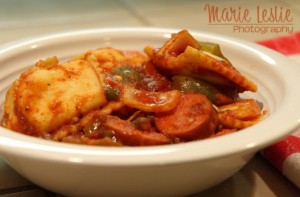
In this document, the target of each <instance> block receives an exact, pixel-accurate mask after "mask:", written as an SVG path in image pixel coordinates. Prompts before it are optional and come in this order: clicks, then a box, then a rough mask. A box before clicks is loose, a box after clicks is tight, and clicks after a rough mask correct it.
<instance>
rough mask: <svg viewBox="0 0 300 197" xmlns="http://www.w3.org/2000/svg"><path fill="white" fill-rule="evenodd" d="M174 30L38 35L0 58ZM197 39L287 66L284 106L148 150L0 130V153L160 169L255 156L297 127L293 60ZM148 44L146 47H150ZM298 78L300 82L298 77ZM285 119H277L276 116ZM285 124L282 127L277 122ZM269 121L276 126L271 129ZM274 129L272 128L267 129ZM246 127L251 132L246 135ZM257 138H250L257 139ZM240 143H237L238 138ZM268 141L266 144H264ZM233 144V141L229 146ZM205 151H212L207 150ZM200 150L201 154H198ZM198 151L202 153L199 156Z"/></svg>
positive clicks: (7, 48) (254, 47) (1, 50)
mask: <svg viewBox="0 0 300 197" xmlns="http://www.w3.org/2000/svg"><path fill="white" fill-rule="evenodd" d="M178 31H180V30H179V29H171V28H156V27H122V28H98V29H85V30H78V31H70V32H62V33H54V34H50V35H44V36H39V37H37V38H33V39H32V38H31V39H24V40H21V41H16V42H13V43H8V44H4V45H1V46H0V54H1V56H2V58H3V57H5V55H6V54H10V53H14V51H15V50H21V51H23V50H25V49H26V48H28V47H29V46H31V45H32V44H35V43H39V44H47V43H48V42H51V41H55V40H59V39H72V38H76V37H78V36H82V35H86V36H89V35H95V34H107V33H112V34H118V33H125V34H126V35H130V34H136V35H137V34H143V35H144V34H145V35H149V36H150V35H153V36H164V37H167V35H170V34H171V33H174V32H178ZM190 32H191V34H193V35H195V36H197V37H204V38H211V39H214V40H219V41H221V42H225V43H230V44H233V45H235V46H236V47H239V48H242V49H244V50H247V51H248V52H251V53H253V54H256V55H257V56H258V57H259V56H267V57H269V58H271V59H273V60H274V61H275V62H279V63H283V62H285V64H286V65H288V66H286V67H285V69H284V70H282V71H281V72H282V73H288V74H289V77H287V78H285V79H284V82H285V84H284V87H285V93H286V97H285V99H284V100H283V104H282V105H281V106H279V108H278V109H277V110H276V112H275V113H273V114H272V115H271V116H270V117H268V118H267V119H266V120H264V121H263V122H261V123H259V124H257V125H254V126H252V127H250V128H246V129H244V131H243V132H238V133H234V134H229V135H225V136H222V137H219V138H213V139H204V140H200V141H193V142H188V143H183V144H172V145H160V146H151V147H98V146H88V145H76V144H66V143H61V142H53V141H47V140H44V139H43V140H41V139H38V138H36V137H31V136H26V135H24V134H20V133H16V132H11V131H9V130H8V129H6V128H4V127H0V153H2V154H3V155H4V156H9V155H15V156H18V157H23V158H34V159H38V160H47V161H53V162H54V161H55V162H71V163H80V164H85V165H110V166H121V165H122V166H124V165H128V166H129V165H130V166H136V165H139V166H141V165H162V164H171V163H172V164H179V163H183V162H192V161H198V160H210V159H215V158H217V157H226V156H229V155H234V154H240V153H242V152H243V153H244V152H249V153H250V152H256V151H258V150H260V149H261V148H264V147H265V146H266V145H270V144H272V143H274V142H275V141H277V140H279V139H281V138H282V137H284V136H286V135H288V134H289V133H291V132H293V131H295V130H296V129H297V128H299V127H300V111H297V110H291V109H300V102H297V100H298V99H297V98H299V97H300V92H299V90H296V89H295V88H293V87H294V86H292V85H293V84H300V78H299V77H298V76H299V75H298V74H299V73H300V65H299V64H297V63H296V62H294V61H293V60H290V59H288V58H287V57H285V56H283V55H282V54H279V53H277V52H275V51H273V50H271V49H268V48H266V47H263V46H260V45H258V44H256V43H252V42H250V41H246V40H242V39H238V38H233V37H230V36H224V35H220V34H216V33H211V32H204V31H192V30H191V31H190ZM150 44H151V43H150ZM297 78H299V79H297ZM282 113H283V114H286V116H284V117H283V116H280V114H282ZM280 121H281V122H284V123H285V124H280ZM274 122H275V123H276V124H275V125H274ZM265 125H269V127H268V128H269V129H272V130H273V135H272V136H269V135H268V134H267V132H263V131H264V126H265ZM270 125H274V126H272V127H271V126H270ZM250 129H251V132H246V131H248V130H250ZM258 134H259V136H260V137H259V138H257V137H255V136H258ZM237 139H239V140H237ZM266 139H268V140H266ZM232 141H234V142H235V143H230V144H229V142H232ZM209 147H212V148H211V149H209ZM201 150H205V151H201ZM199 151H201V152H200V153H199Z"/></svg>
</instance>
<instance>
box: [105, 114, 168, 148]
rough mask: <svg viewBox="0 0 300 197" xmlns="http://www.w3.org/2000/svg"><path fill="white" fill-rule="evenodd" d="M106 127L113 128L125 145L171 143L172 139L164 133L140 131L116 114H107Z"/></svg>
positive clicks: (115, 134)
mask: <svg viewBox="0 0 300 197" xmlns="http://www.w3.org/2000/svg"><path fill="white" fill-rule="evenodd" d="M104 127H105V128H107V129H110V130H112V132H113V133H114V136H115V137H116V138H117V139H118V140H120V141H121V142H122V144H124V145H129V146H145V145H161V144H170V143H171V140H170V139H169V138H168V137H167V136H165V135H164V134H161V133H156V132H145V131H140V130H138V129H136V128H135V127H133V126H132V125H131V124H130V123H129V122H127V121H125V120H122V119H120V118H118V117H116V116H110V115H106V118H105V121H104Z"/></svg>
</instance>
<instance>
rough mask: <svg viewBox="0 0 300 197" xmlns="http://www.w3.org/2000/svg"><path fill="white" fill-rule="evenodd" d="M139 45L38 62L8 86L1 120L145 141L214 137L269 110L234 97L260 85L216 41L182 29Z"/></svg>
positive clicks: (55, 136) (92, 137) (32, 130)
mask: <svg viewBox="0 0 300 197" xmlns="http://www.w3.org/2000/svg"><path fill="white" fill-rule="evenodd" d="M144 51H145V54H143V53H140V52H137V51H124V50H123V51H122V50H118V49H114V48H100V49H95V50H90V51H86V52H84V53H82V54H80V55H78V56H76V57H74V58H72V59H70V60H69V61H67V62H64V63H59V62H58V59H57V58H56V57H50V58H47V59H45V60H39V61H38V62H37V63H36V65H35V66H34V67H33V68H30V69H28V70H27V71H25V72H24V73H22V74H21V75H20V77H19V79H17V80H16V81H15V82H14V83H13V84H12V86H11V87H10V89H9V90H8V92H7V95H6V101H5V105H4V111H5V114H4V126H5V127H7V128H9V129H11V130H14V131H16V132H20V133H24V134H27V135H31V136H36V137H40V138H44V139H48V140H54V141H59V142H66V143H77V144H87V145H102V146H144V145H163V144H172V143H182V142H187V141H193V140H200V139H205V138H211V137H217V136H221V135H224V134H228V133H232V132H237V131H239V130H241V129H243V128H246V127H249V126H252V125H254V124H256V123H258V122H259V121H261V120H263V119H264V117H265V116H266V112H265V111H263V110H262V109H261V107H260V106H259V105H258V103H257V102H256V101H255V100H254V99H251V98H249V99H246V100H242V99H240V98H239V93H241V92H244V91H253V92H255V91H256V90H257V87H256V85H255V83H254V82H252V81H251V80H249V79H248V78H247V77H245V76H244V75H242V74H241V73H240V72H239V71H238V70H237V69H236V68H234V66H233V65H232V64H231V63H230V61H229V60H228V59H227V58H226V57H225V56H224V55H223V54H222V52H221V50H220V46H219V45H217V44H214V43H204V42H198V41H196V40H195V39H194V38H193V37H192V35H191V34H190V33H189V32H188V31H186V30H183V31H180V32H178V33H176V34H174V35H173V36H172V37H171V38H170V39H169V40H168V41H167V42H166V43H165V44H164V45H163V46H162V47H161V48H160V49H154V48H152V47H150V46H146V47H145V49H144Z"/></svg>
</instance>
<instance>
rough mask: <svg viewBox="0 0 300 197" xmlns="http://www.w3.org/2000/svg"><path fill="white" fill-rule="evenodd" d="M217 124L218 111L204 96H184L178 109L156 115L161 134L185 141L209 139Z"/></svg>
mask: <svg viewBox="0 0 300 197" xmlns="http://www.w3.org/2000/svg"><path fill="white" fill-rule="evenodd" d="M217 124H218V114H217V111H216V110H215V109H214V107H213V105H212V104H211V102H210V101H209V100H208V99H207V98H206V96H204V95H202V94H183V95H182V96H181V99H180V101H179V103H178V105H177V107H176V108H174V109H173V110H171V111H168V112H163V113H158V114H156V115H155V125H156V127H157V128H158V130H159V131H160V132H161V133H163V134H165V135H167V136H169V137H170V138H172V139H176V138H179V139H180V140H183V141H190V140H195V139H202V138H206V137H209V136H210V135H212V134H213V132H214V130H215V129H216V127H217Z"/></svg>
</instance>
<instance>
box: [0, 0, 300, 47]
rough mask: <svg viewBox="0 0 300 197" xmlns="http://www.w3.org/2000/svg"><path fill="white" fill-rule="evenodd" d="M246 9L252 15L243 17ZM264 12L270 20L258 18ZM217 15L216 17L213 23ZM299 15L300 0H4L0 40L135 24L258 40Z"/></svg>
mask: <svg viewBox="0 0 300 197" xmlns="http://www.w3.org/2000/svg"><path fill="white" fill-rule="evenodd" d="M209 7H210V10H212V8H213V7H214V9H215V10H218V18H221V16H222V11H223V10H225V12H224V13H225V15H223V17H226V14H228V15H227V16H229V17H234V15H233V14H231V13H232V12H230V8H232V11H235V12H236V14H235V16H236V18H237V19H238V20H237V21H235V20H234V18H231V19H230V20H227V21H226V20H224V18H223V20H220V21H217V20H216V17H217V16H216V14H214V16H212V14H211V12H209ZM245 11H246V12H248V18H249V17H250V18H251V20H250V21H249V22H246V21H242V22H240V21H241V19H242V18H243V17H242V16H244V13H245ZM287 11H289V12H290V14H289V15H290V16H289V17H288V18H289V19H290V22H289V21H287V20H286V12H287ZM263 12H265V15H266V17H265V18H266V20H267V21H263V22H262V23H258V22H257V20H258V19H259V18H258V17H260V20H261V19H262V14H263ZM209 13H210V14H209ZM239 15H240V16H239ZM238 16H239V17H238ZM213 17H215V22H214V23H213V22H211V23H210V22H209V19H211V20H212V19H213ZM274 18H275V19H274ZM272 20H273V21H272ZM274 20H275V21H274ZM299 20H300V1H299V0H264V1H261V0H251V1H239V0H223V1H217V0H210V1H208V0H107V1H105V0H84V1H80V0H51V1H47V0H0V43H4V42H10V41H14V40H18V39H23V38H28V37H36V36H39V35H45V34H51V33H56V32H63V31H73V30H80V29H90V28H106V27H132V26H134V27H136V26H139V27H140V26H147V27H164V28H176V29H189V30H196V31H209V32H215V33H220V34H225V35H230V36H234V37H239V38H242V39H247V40H252V41H258V40H264V39H268V38H273V37H278V36H284V35H288V34H291V33H293V32H296V31H299V30H300V21H299ZM235 24H237V25H235ZM251 28H252V29H251Z"/></svg>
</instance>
